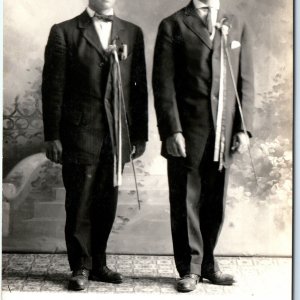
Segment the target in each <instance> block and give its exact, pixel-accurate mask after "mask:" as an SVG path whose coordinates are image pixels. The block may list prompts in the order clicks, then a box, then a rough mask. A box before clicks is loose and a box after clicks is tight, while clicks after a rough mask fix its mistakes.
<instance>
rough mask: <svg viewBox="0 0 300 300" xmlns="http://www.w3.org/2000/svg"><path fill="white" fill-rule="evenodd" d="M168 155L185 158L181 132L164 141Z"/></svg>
mask: <svg viewBox="0 0 300 300" xmlns="http://www.w3.org/2000/svg"><path fill="white" fill-rule="evenodd" d="M166 147H167V152H168V154H170V155H172V156H175V157H186V150H185V139H184V137H183V135H182V133H181V132H177V133H174V134H173V135H171V136H170V137H168V138H167V140H166Z"/></svg>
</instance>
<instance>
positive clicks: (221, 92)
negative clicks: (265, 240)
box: [214, 34, 227, 171]
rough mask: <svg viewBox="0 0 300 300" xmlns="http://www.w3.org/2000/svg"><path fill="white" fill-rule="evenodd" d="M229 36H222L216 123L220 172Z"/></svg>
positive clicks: (216, 150)
mask: <svg viewBox="0 0 300 300" xmlns="http://www.w3.org/2000/svg"><path fill="white" fill-rule="evenodd" d="M226 44H227V36H226V35H223V34H221V54H220V86H219V99H218V113H217V122H216V134H215V148H214V161H215V162H219V171H221V170H222V169H223V167H224V151H225V124H226V121H225V113H224V112H225V109H224V107H226V73H227V65H226V60H225V48H226Z"/></svg>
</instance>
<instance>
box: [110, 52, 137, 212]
mask: <svg viewBox="0 0 300 300" xmlns="http://www.w3.org/2000/svg"><path fill="white" fill-rule="evenodd" d="M111 53H112V54H113V57H114V60H115V62H116V65H117V71H118V78H119V80H118V84H119V86H118V91H119V93H120V94H119V97H118V99H119V105H118V139H119V143H118V150H117V151H118V165H117V166H116V167H117V181H118V185H121V184H122V113H121V112H122V111H121V110H122V109H123V110H124V112H126V107H125V102H124V94H123V87H122V77H121V68H120V61H119V56H118V53H117V47H112V48H111ZM124 118H125V124H126V131H127V135H128V136H127V138H128V141H129V147H130V149H132V145H131V141H130V136H129V125H128V122H127V117H126V113H125V116H124ZM130 162H131V165H132V170H133V176H134V182H135V189H136V195H137V202H138V207H139V210H140V209H141V200H140V196H139V190H138V185H137V176H136V170H135V165H134V162H133V158H132V153H131V154H130Z"/></svg>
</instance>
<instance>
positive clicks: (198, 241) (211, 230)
mask: <svg viewBox="0 0 300 300" xmlns="http://www.w3.org/2000/svg"><path fill="white" fill-rule="evenodd" d="M219 6H220V3H219V0H215V1H207V0H203V1H200V0H192V1H191V2H190V4H188V6H187V7H185V8H183V9H181V10H179V11H178V12H176V13H175V14H173V15H171V16H170V17H168V18H166V19H164V20H163V21H162V22H161V24H160V26H159V30H158V36H157V41H156V48H155V55H154V70H153V88H154V97H155V108H156V113H157V120H158V129H159V133H160V137H161V140H162V142H163V144H162V155H163V156H165V157H166V158H167V160H168V178H169V189H170V206H171V228H172V238H173V247H174V256H175V262H176V266H177V270H178V272H179V274H180V277H181V279H180V280H179V281H178V283H177V289H178V291H180V292H188V291H192V290H194V289H195V287H196V284H197V283H198V282H199V280H203V278H204V279H207V280H209V281H210V282H211V283H213V284H221V285H231V284H232V283H233V282H234V278H233V276H231V275H229V274H224V273H222V272H221V271H220V269H219V267H218V265H217V262H216V261H215V258H214V249H215V246H216V243H217V239H218V236H219V232H220V229H221V225H222V222H223V217H224V215H223V213H224V203H225V200H224V199H225V197H224V195H225V194H224V192H225V193H226V187H227V176H226V175H228V168H229V165H230V162H231V160H232V154H233V153H234V152H235V151H239V152H244V151H245V150H246V149H247V147H248V145H249V136H251V133H250V132H251V119H252V107H253V98H254V92H253V67H252V51H251V46H252V45H251V40H250V36H249V29H248V27H247V25H246V24H245V22H244V20H243V19H242V18H240V17H238V16H236V15H233V14H230V13H225V12H223V11H222V10H220V9H219ZM226 48H227V50H228V53H229V56H230V58H231V63H232V73H233V74H232V75H233V78H234V82H235V83H236V85H237V92H238V94H239V97H240V100H241V106H242V112H243V115H244V120H243V121H244V122H242V120H241V114H240V111H239V109H238V105H237V97H236V94H235V90H234V85H233V80H232V78H231V72H230V67H229V65H228V61H227V57H226V51H225V50H226ZM245 127H246V128H247V129H246V130H247V131H248V132H246V130H245Z"/></svg>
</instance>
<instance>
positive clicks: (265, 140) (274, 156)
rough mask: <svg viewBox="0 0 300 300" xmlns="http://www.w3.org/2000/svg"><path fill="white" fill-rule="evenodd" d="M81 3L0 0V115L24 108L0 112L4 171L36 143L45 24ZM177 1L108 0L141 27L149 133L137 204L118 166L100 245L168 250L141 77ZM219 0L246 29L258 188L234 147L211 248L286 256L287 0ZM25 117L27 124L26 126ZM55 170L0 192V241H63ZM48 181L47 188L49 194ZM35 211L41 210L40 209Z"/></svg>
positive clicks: (34, 245) (155, 147)
mask: <svg viewBox="0 0 300 300" xmlns="http://www.w3.org/2000/svg"><path fill="white" fill-rule="evenodd" d="M86 3H87V1H84V0H60V1H57V0H47V1H46V0H18V1H17V2H15V1H9V0H6V1H4V114H5V115H6V116H10V115H12V114H13V113H14V107H15V101H16V99H17V101H18V103H19V108H20V109H21V111H22V112H23V113H24V115H25V117H24V115H23V117H22V118H21V120H18V122H17V123H16V124H15V125H11V123H10V121H9V118H7V119H6V120H4V127H5V128H4V177H5V176H6V175H7V174H8V172H9V171H11V170H12V169H13V167H14V166H15V165H16V164H17V163H18V162H19V161H20V160H21V159H23V158H25V157H28V156H29V155H32V154H33V153H38V152H40V151H41V145H42V139H43V137H42V134H41V132H42V130H41V126H42V123H41V120H40V117H39V115H38V114H36V112H35V109H36V106H35V104H37V105H38V106H40V84H41V69H42V66H43V52H44V47H45V44H46V41H47V38H48V34H49V30H50V27H51V26H52V25H53V24H54V23H58V22H61V21H64V20H66V19H68V18H72V17H74V16H75V15H77V14H79V13H81V12H82V11H83V9H84V8H85V7H86ZM187 4H188V1H187V0H152V1H149V0H130V1H128V0H118V1H117V5H116V13H117V15H118V16H119V17H121V18H124V19H127V20H129V21H132V22H134V23H136V24H138V25H139V26H141V27H142V29H143V31H144V34H145V43H146V56H147V71H148V79H149V83H148V86H149V95H150V98H149V101H150V102H149V107H150V141H149V143H148V148H147V151H146V154H145V155H144V156H143V157H142V158H141V160H139V161H138V162H136V164H137V169H138V173H139V180H140V189H141V195H142V200H143V208H142V211H141V212H138V211H137V209H136V204H135V202H134V201H135V200H134V196H135V195H134V191H133V189H132V174H131V171H130V168H129V167H128V168H127V171H126V174H125V178H124V181H125V184H124V186H123V188H122V191H121V194H120V208H119V212H118V217H117V220H116V224H115V227H114V232H113V234H112V236H111V240H110V244H109V249H110V250H111V251H115V252H120V251H121V252H122V251H123V252H142V253H155V252H158V253H170V252H171V251H172V249H171V242H170V229H169V206H168V199H167V186H166V176H165V174H166V165H165V161H164V159H163V158H161V157H160V155H159V151H160V141H159V137H158V132H157V129H156V118H155V114H154V109H153V97H152V89H151V80H150V79H151V72H152V58H153V48H154V42H155V37H156V33H157V27H158V24H159V22H160V20H162V19H163V18H164V17H166V16H168V15H170V14H171V13H173V12H174V11H176V10H178V9H179V8H181V7H183V6H185V5H187ZM222 5H223V7H224V8H225V9H229V8H230V9H233V10H234V11H236V12H238V13H241V14H243V15H244V18H245V19H247V20H248V22H249V24H250V25H251V27H252V31H253V33H254V55H255V60H254V61H255V74H256V80H255V84H256V99H255V118H254V119H255V131H254V135H255V137H254V138H253V139H252V144H253V147H252V154H253V157H254V162H255V165H256V169H257V174H258V177H259V188H258V189H257V188H256V187H255V182H254V179H253V174H252V171H251V168H250V164H249V158H248V156H247V155H244V156H238V157H237V159H236V163H235V165H234V166H233V167H232V176H231V183H230V190H229V197H228V208H227V216H226V220H225V223H224V230H223V233H222V235H221V238H220V243H219V246H218V249H217V250H218V251H217V252H218V253H220V254H251V255H255V254H266V255H272V254H276V255H277V254H278V255H290V254H291V249H292V246H291V242H292V236H291V234H292V228H291V227H292V88H293V86H292V84H293V77H292V64H293V56H292V47H293V44H292V43H293V40H292V35H293V31H292V30H293V19H292V17H293V7H292V1H284V0H252V1H247V0H234V1H233V0H223V1H222ZM31 113H34V115H31ZM23 119H25V120H23ZM28 120H30V122H31V123H30V124H31V125H30V126H27V125H26V124H28ZM25 168H26V167H25ZM59 171H60V169H59V167H58V166H54V165H52V164H47V165H46V166H45V167H44V168H43V169H42V170H41V171H40V173H39V174H38V175H37V177H36V178H35V179H34V181H33V182H30V189H29V192H28V193H26V195H25V196H24V197H23V198H24V199H22V201H21V204H20V206H19V207H18V209H14V206H13V204H12V203H9V201H5V199H4V201H5V202H4V204H5V205H4V206H3V207H4V208H3V209H4V211H3V215H4V217H5V216H6V217H5V226H4V230H5V235H4V240H3V248H4V249H6V250H12V251H13V250H35V251H39V250H42V251H55V250H57V251H60V250H64V241H63V235H62V232H61V229H62V228H63V219H64V215H63V214H64V212H63V190H62V188H61V187H62V185H61V179H60V176H59ZM25 173H26V172H25ZM21 175H22V174H21ZM21 175H20V176H21ZM53 189H54V193H55V195H56V196H55V197H56V198H55V197H54V199H53ZM57 191H58V192H57ZM59 193H62V194H59ZM58 194H59V196H57V195H58ZM41 202H42V203H41ZM44 207H47V209H43V208H44ZM54 207H55V208H54ZM57 209H58V211H59V216H60V217H59V219H57V218H56V217H57V215H55V214H54V215H53V216H52V215H51V214H50V212H51V210H53V211H54V212H55V211H57ZM45 211H47V212H49V214H48V215H47V214H45V213H44V212H45ZM41 212H43V213H41ZM58 223H59V224H60V225H59V226H58V227H57V228H56V229H55V230H52V229H53V228H54V225H53V224H58ZM41 228H43V230H41ZM153 241H154V242H155V243H153ZM229 241H230V242H229Z"/></svg>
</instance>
